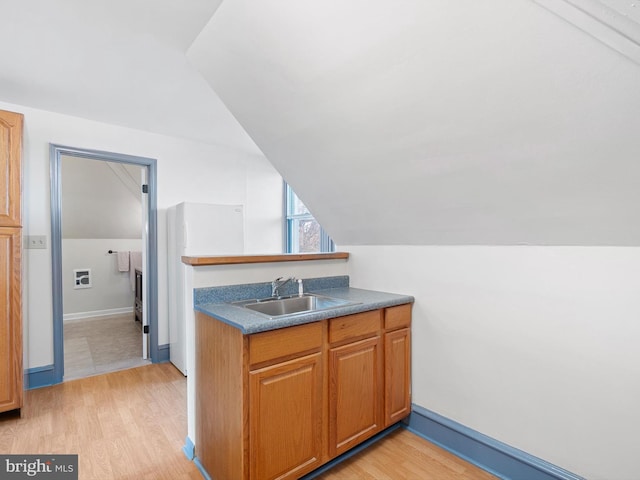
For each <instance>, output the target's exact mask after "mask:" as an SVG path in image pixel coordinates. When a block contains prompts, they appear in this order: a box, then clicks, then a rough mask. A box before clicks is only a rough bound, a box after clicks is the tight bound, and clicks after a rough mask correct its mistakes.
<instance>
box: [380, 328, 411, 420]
mask: <svg viewBox="0 0 640 480" xmlns="http://www.w3.org/2000/svg"><path fill="white" fill-rule="evenodd" d="M384 357H385V359H384V383H385V402H384V418H385V427H388V426H389V425H391V424H393V423H396V422H398V421H400V420H402V419H403V418H404V417H406V416H407V415H409V413H411V334H410V330H409V329H408V328H402V329H400V330H395V331H393V332H389V333H385V335H384Z"/></svg>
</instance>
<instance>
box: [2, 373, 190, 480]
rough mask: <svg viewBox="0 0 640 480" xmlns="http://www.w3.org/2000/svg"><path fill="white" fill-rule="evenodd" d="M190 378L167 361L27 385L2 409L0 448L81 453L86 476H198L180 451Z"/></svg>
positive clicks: (99, 479)
mask: <svg viewBox="0 0 640 480" xmlns="http://www.w3.org/2000/svg"><path fill="white" fill-rule="evenodd" d="M186 404H187V400H186V379H185V377H184V376H183V375H182V374H181V373H180V372H179V371H178V370H177V369H176V368H175V367H174V366H173V365H172V364H170V363H163V364H154V365H149V366H145V367H139V368H133V369H130V370H122V371H118V372H113V373H109V374H106V375H97V376H93V377H87V378H83V379H79V380H73V381H70V382H64V383H61V384H58V385H54V386H52V387H45V388H40V389H37V390H29V391H27V392H25V401H24V408H23V409H22V418H12V417H11V416H7V415H1V416H0V452H3V453H13V454H26V453H28V454H50V453H54V454H55V453H58V454H64V453H73V454H78V461H79V466H78V470H79V478H80V479H82V480H94V479H95V480H111V479H125V480H129V479H131V480H134V479H135V480H138V479H142V480H163V479H166V480H187V479H201V478H202V476H201V475H200V472H199V471H198V469H197V468H196V466H195V465H194V464H193V463H192V462H190V461H189V460H187V458H186V457H185V456H184V454H183V453H182V450H181V449H182V446H183V445H184V440H185V437H186V435H187V415H186Z"/></svg>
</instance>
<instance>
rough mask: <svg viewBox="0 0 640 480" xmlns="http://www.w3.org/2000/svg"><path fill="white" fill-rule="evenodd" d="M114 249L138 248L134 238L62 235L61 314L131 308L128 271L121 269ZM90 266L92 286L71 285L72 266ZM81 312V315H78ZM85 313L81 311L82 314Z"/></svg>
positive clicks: (140, 243) (128, 249) (92, 312)
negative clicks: (62, 311) (95, 237)
mask: <svg viewBox="0 0 640 480" xmlns="http://www.w3.org/2000/svg"><path fill="white" fill-rule="evenodd" d="M109 250H115V251H141V250H142V240H139V239H138V240H136V239H133V240H132V239H113V238H108V239H63V240H62V291H63V310H64V316H65V318H67V317H73V318H78V317H79V316H90V315H94V314H98V313H100V312H103V311H108V310H113V309H124V308H128V309H130V310H132V311H133V304H134V290H133V287H132V283H131V281H130V276H129V274H130V272H120V271H119V270H118V261H117V256H116V255H114V254H113V255H110V254H109V253H107V252H108V251H109ZM76 268H90V269H91V277H92V279H91V284H92V285H91V288H79V289H76V288H74V277H73V270H74V269H76ZM78 314H80V315H78ZM83 314H84V315H83Z"/></svg>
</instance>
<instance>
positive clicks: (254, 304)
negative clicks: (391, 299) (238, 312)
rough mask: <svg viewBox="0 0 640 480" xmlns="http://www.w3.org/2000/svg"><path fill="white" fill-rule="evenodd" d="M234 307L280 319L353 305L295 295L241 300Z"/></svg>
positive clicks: (324, 298)
mask: <svg viewBox="0 0 640 480" xmlns="http://www.w3.org/2000/svg"><path fill="white" fill-rule="evenodd" d="M234 304H235V305H238V306H241V307H244V308H248V309H249V310H253V311H254V312H258V313H262V314H263V315H267V316H268V317H271V318H273V317H281V316H284V315H295V314H301V313H308V312H316V311H318V310H327V309H331V308H338V307H344V306H346V305H354V303H353V302H350V301H348V300H343V299H340V298H333V297H326V296H324V295H315V294H312V293H305V294H303V295H301V296H299V295H295V296H290V297H284V298H265V299H262V300H243V301H241V302H234Z"/></svg>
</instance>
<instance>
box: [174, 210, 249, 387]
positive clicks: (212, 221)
mask: <svg viewBox="0 0 640 480" xmlns="http://www.w3.org/2000/svg"><path fill="white" fill-rule="evenodd" d="M167 231H168V239H167V240H168V245H167V251H168V259H167V263H168V266H167V267H168V268H167V270H168V271H167V273H168V276H169V283H168V300H169V348H170V353H169V355H170V360H171V362H172V363H173V364H174V365H175V366H176V367H177V368H178V369H179V370H180V371H181V372H182V373H183V374H185V375H187V360H186V357H187V349H188V348H189V347H188V345H187V332H188V331H189V330H190V329H191V328H192V327H193V322H194V319H193V318H194V313H193V284H192V281H191V276H190V275H189V272H190V270H188V269H190V268H192V267H188V266H186V265H184V264H183V263H182V260H181V258H182V256H206V255H241V254H243V253H244V210H243V206H242V205H214V204H204V203H189V202H183V203H179V204H178V205H174V206H173V207H171V208H169V209H168V210H167Z"/></svg>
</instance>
